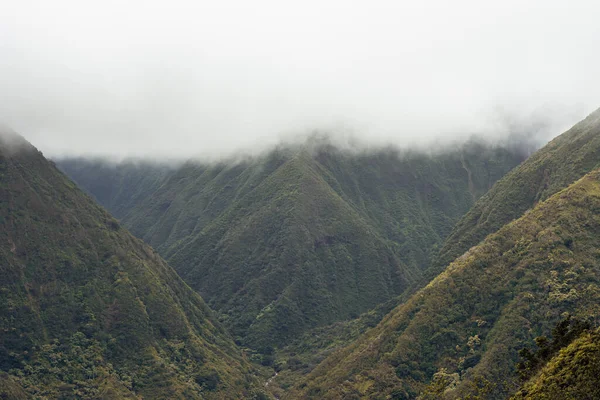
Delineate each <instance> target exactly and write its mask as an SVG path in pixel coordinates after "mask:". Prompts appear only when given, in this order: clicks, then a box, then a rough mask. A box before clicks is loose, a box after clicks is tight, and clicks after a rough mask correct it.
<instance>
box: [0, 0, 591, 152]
mask: <svg viewBox="0 0 600 400" xmlns="http://www.w3.org/2000/svg"><path fill="white" fill-rule="evenodd" d="M599 14H600V5H597V3H596V2H594V1H581V0H573V1H548V0H547V1H541V0H530V1H516V0H507V1H503V2H493V3H492V2H488V1H474V0H458V1H454V2H448V1H443V0H426V1H421V2H405V1H341V0H320V1H316V0H305V1H302V2H290V1H275V0H267V1H265V0H263V1H260V0H258V1H253V2H247V1H233V0H225V1H216V2H215V1H199V2H192V1H189V2H188V1H179V0H171V1H127V2H122V1H118V2H117V1H102V2H87V1H65V0H63V1H60V0H58V1H53V2H47V1H27V0H22V1H15V2H7V4H4V5H3V10H2V13H1V15H0V121H3V122H4V123H6V124H8V125H10V126H12V127H13V128H14V129H15V130H17V131H19V132H21V133H22V134H23V135H25V136H26V137H27V138H28V139H29V140H30V141H32V142H33V143H34V144H35V145H36V146H38V147H39V148H40V149H41V150H43V151H44V152H45V153H46V154H50V155H59V154H101V155H102V154H103V155H127V154H130V155H151V156H156V155H163V156H164V155H169V156H173V155H180V156H190V155H202V156H214V155H220V156H221V155H227V154H230V153H231V152H234V151H238V150H240V149H252V150H260V149H263V148H265V147H266V146H269V145H272V144H273V143H275V142H277V141H278V140H279V139H280V138H281V136H289V135H293V134H298V133H299V132H306V131H310V130H313V129H320V130H323V129H325V130H327V129H330V130H335V129H338V128H339V127H340V126H342V127H346V128H349V129H351V130H352V131H354V132H356V133H357V135H359V136H360V137H361V139H362V140H365V141H372V142H374V143H378V144H380V143H386V142H392V143H396V144H399V145H408V144H413V143H415V142H421V143H422V142H424V141H431V140H432V139H434V138H435V139H437V140H439V139H444V138H449V137H452V138H454V137H456V136H457V135H459V136H460V135H467V134H471V133H473V132H483V133H486V134H490V135H493V134H498V133H502V132H503V131H504V130H505V129H506V124H504V121H505V119H507V118H508V119H509V120H511V121H513V120H516V121H519V123H523V121H526V120H527V119H528V118H529V117H530V116H531V115H532V114H533V115H534V116H535V118H536V119H540V118H541V119H547V120H548V121H550V122H549V123H548V124H547V125H548V126H547V127H546V130H547V134H558V133H560V130H561V129H563V128H565V127H567V126H568V125H570V124H572V123H573V122H575V121H576V120H577V119H580V118H581V117H583V116H585V114H586V113H589V112H591V111H592V110H593V109H595V108H596V107H598V106H600V78H598V76H599V74H598V73H597V71H598V70H600V56H599V55H598V52H597V47H598V43H600V24H598V23H597V15H599ZM499 110H500V111H499ZM544 134H546V133H544Z"/></svg>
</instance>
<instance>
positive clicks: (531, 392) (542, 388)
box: [513, 331, 600, 400]
mask: <svg viewBox="0 0 600 400" xmlns="http://www.w3.org/2000/svg"><path fill="white" fill-rule="evenodd" d="M599 376H600V331H594V332H586V333H584V334H583V335H582V336H581V337H580V338H579V339H577V340H575V341H574V342H573V343H571V344H570V345H569V346H568V347H566V348H564V349H562V350H561V351H560V353H559V354H558V355H556V356H555V357H554V358H553V359H552V360H550V361H549V362H548V364H547V365H546V366H545V367H544V368H543V369H542V371H540V373H539V374H538V375H537V376H535V377H533V378H532V379H530V381H529V382H527V383H526V384H525V385H524V387H523V389H521V390H520V391H519V392H518V394H517V395H515V396H514V397H513V400H550V399H551V400H568V399H598V398H600V386H598V377H599Z"/></svg>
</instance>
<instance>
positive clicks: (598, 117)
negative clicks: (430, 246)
mask: <svg viewBox="0 0 600 400" xmlns="http://www.w3.org/2000/svg"><path fill="white" fill-rule="evenodd" d="M599 165H600V109H599V110H597V111H595V112H594V113H592V114H590V115H589V116H588V117H587V118H586V119H584V120H583V121H581V122H579V123H578V124H576V125H575V126H574V127H573V128H571V129H570V130H569V131H567V132H565V133H564V134H562V135H561V136H559V137H557V138H556V139H554V140H553V141H551V142H550V143H549V144H548V145H546V146H545V147H544V148H543V149H542V150H540V151H538V152H536V153H535V154H534V155H532V156H531V157H530V158H529V159H528V160H527V161H526V162H524V163H523V164H522V165H520V166H519V167H518V168H515V169H514V170H513V171H511V172H510V173H509V174H507V175H506V176H505V177H504V178H502V179H501V180H500V181H499V182H498V183H497V184H496V185H495V186H494V187H493V188H492V189H491V190H490V191H489V192H488V193H486V194H485V195H484V196H483V197H482V198H481V199H479V201H477V203H475V205H474V206H473V208H472V209H471V210H469V212H468V213H467V214H466V215H465V216H464V217H463V218H461V220H460V221H459V222H458V224H456V226H455V228H454V229H453V230H452V233H451V234H450V235H449V236H448V238H447V239H446V241H445V243H444V246H443V247H442V248H441V250H440V253H439V255H438V256H437V257H436V259H435V261H434V263H433V267H432V269H431V271H430V273H429V276H428V278H433V277H435V275H437V274H438V273H440V272H441V271H442V270H443V268H445V266H446V265H448V263H450V262H451V261H453V260H454V259H455V258H456V257H458V256H460V255H461V254H463V253H464V252H465V251H467V250H468V249H469V248H471V247H472V246H475V245H476V244H478V243H479V242H481V241H482V240H483V239H485V237H486V236H487V235H489V234H490V233H493V232H495V231H497V230H498V229H500V228H501V227H502V226H504V225H505V224H507V223H508V222H510V221H512V220H514V219H516V218H518V217H520V216H521V215H522V214H523V213H524V212H525V211H526V210H528V209H530V208H532V207H533V206H534V205H535V204H536V203H538V202H539V201H543V200H545V199H547V198H548V197H550V196H551V195H553V194H554V193H556V192H558V191H559V190H561V189H564V188H566V187H567V186H569V185H570V184H571V183H573V182H575V181H576V180H577V179H579V178H581V177H582V176H583V175H585V174H586V173H588V172H590V171H591V170H593V169H594V168H597V167H598V166H599Z"/></svg>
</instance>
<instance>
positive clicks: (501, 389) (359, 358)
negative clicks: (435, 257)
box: [295, 171, 600, 399]
mask: <svg viewBox="0 0 600 400" xmlns="http://www.w3.org/2000/svg"><path fill="white" fill-rule="evenodd" d="M599 212H600V172H598V171H595V172H592V173H590V174H588V175H587V176H585V177H584V178H582V179H581V180H579V181H577V182H576V183H574V184H573V185H571V186H570V187H569V188H568V189H566V190H563V191H561V192H559V193H557V194H555V195H554V196H552V197H550V198H549V199H548V200H546V201H545V202H542V203H539V204H538V205H537V206H536V207H535V208H534V209H533V210H532V211H531V212H528V213H526V214H525V215H524V216H523V217H521V218H520V219H518V220H516V221H514V222H512V223H510V224H508V225H506V226H505V227H503V228H502V229H500V230H499V231H498V232H497V233H495V234H492V235H490V236H489V237H488V238H487V239H486V240H485V241H484V242H483V243H481V244H480V245H479V246H477V247H474V248H472V249H471V250H470V251H468V252H467V253H465V254H464V255H463V256H461V257H460V258H458V259H457V260H455V261H454V262H453V263H452V264H450V266H449V267H448V268H447V269H446V271H444V272H443V273H442V274H441V275H439V276H438V277H437V278H436V279H434V280H433V281H432V282H431V283H430V284H429V285H427V286H426V287H425V288H423V289H422V290H420V291H418V292H417V293H416V294H415V295H413V296H412V297H411V298H410V299H409V300H408V301H407V302H406V303H405V304H402V305H400V306H399V307H397V308H396V309H395V310H394V311H392V312H391V313H390V314H388V315H387V316H386V317H385V318H384V320H383V321H382V322H381V323H380V324H379V325H378V326H377V327H375V328H374V329H372V330H370V331H368V332H367V333H366V334H365V335H363V336H362V337H361V338H360V339H359V340H358V341H356V342H355V343H354V344H352V345H351V346H349V347H347V348H345V349H343V350H341V351H339V352H337V353H335V354H334V355H332V356H330V357H329V358H328V359H326V360H325V361H324V362H322V363H321V364H320V365H319V366H318V367H317V368H316V369H315V370H314V371H313V372H312V373H311V374H310V375H309V377H308V379H307V380H306V381H305V382H304V383H303V384H301V385H300V386H299V387H298V390H299V391H298V392H297V393H296V394H295V396H296V397H300V398H323V399H334V398H364V399H367V398H386V396H390V397H391V398H398V399H402V398H416V396H417V395H418V394H419V393H424V394H428V393H433V394H432V395H433V397H424V398H450V399H452V398H464V397H465V396H467V395H469V394H471V395H481V396H483V398H490V399H495V398H498V399H501V398H506V396H507V395H508V394H510V393H514V391H515V390H516V389H517V387H518V377H517V374H516V371H515V364H516V362H517V360H518V350H519V349H521V348H523V347H525V345H526V344H528V343H531V342H532V341H533V338H534V337H537V336H540V335H547V334H548V333H549V332H550V330H551V328H552V327H553V326H554V325H555V324H556V322H557V321H558V320H560V319H561V315H562V314H563V313H565V312H568V313H569V314H571V315H574V316H576V317H581V318H585V317H588V316H590V315H598V314H599V312H600V256H599V248H598V242H597V237H598V235H599V234H600V213H599ZM440 382H441V383H443V385H440Z"/></svg>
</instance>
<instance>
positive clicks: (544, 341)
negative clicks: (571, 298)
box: [517, 315, 592, 379]
mask: <svg viewBox="0 0 600 400" xmlns="http://www.w3.org/2000/svg"><path fill="white" fill-rule="evenodd" d="M591 327H592V324H591V323H590V322H588V321H583V320H579V319H576V318H572V317H571V316H570V315H569V316H568V317H567V318H565V319H564V320H562V321H560V322H559V323H558V325H556V327H555V328H554V329H553V330H552V338H550V339H549V338H547V337H546V336H539V337H536V338H535V344H536V346H537V348H536V349H535V350H531V349H530V348H529V347H525V348H523V349H521V351H519V356H520V357H521V361H520V362H519V363H518V364H517V370H518V371H519V375H520V376H521V379H528V378H531V376H532V375H533V374H535V373H536V372H537V371H538V370H539V369H540V368H541V367H542V366H543V365H544V364H546V362H548V361H549V360H550V358H552V357H553V356H554V355H555V354H556V353H557V352H558V351H559V350H561V349H562V348H564V347H567V346H568V345H569V344H571V342H573V340H575V339H577V338H578V337H579V336H581V334H582V333H583V332H585V331H587V330H589V329H591Z"/></svg>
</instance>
